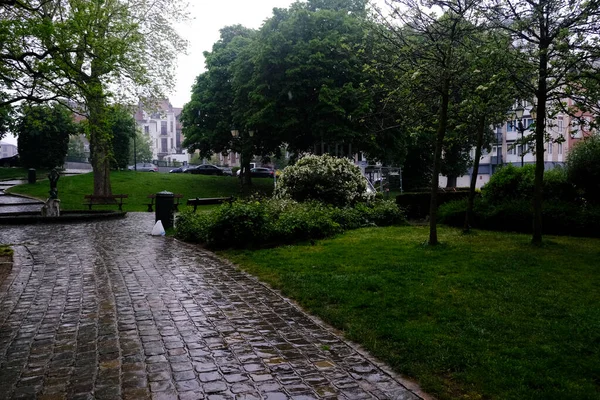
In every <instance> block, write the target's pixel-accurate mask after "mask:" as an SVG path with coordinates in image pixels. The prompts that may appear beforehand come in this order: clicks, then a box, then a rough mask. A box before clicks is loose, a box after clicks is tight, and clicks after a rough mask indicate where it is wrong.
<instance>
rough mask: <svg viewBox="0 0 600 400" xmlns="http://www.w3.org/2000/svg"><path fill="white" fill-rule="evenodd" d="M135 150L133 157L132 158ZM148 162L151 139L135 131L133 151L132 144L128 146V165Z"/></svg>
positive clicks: (150, 154)
mask: <svg viewBox="0 0 600 400" xmlns="http://www.w3.org/2000/svg"><path fill="white" fill-rule="evenodd" d="M134 150H135V157H134V153H133V152H134ZM134 161H135V162H150V161H152V139H150V135H146V134H144V133H143V132H142V131H141V130H139V129H136V131H135V149H134V144H133V143H131V145H130V146H129V163H131V164H133V163H134Z"/></svg>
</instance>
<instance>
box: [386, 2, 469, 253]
mask: <svg viewBox="0 0 600 400" xmlns="http://www.w3.org/2000/svg"><path fill="white" fill-rule="evenodd" d="M387 4H388V5H389V6H390V14H389V16H386V15H384V14H383V13H382V12H379V15H380V18H381V20H382V25H383V26H384V27H385V28H386V29H385V30H384V31H383V33H384V35H385V36H384V37H385V38H386V40H388V41H389V42H390V43H391V44H393V45H395V47H396V49H397V51H398V52H399V59H400V63H399V64H398V65H397V66H395V67H396V69H400V71H401V73H400V74H398V75H400V79H401V80H402V82H405V84H406V85H407V86H408V87H409V89H408V90H403V91H402V93H403V94H405V95H407V97H406V98H405V102H406V104H407V106H408V107H412V108H413V109H414V110H411V111H412V112H413V116H412V118H413V120H416V119H417V118H418V115H416V113H414V111H424V113H425V115H428V114H429V115H431V117H430V118H429V119H430V121H431V120H432V121H433V124H434V126H435V142H434V143H435V147H434V152H433V168H432V179H431V203H430V210H429V228H430V229H429V244H430V245H436V244H437V243H438V237H437V192H438V186H439V174H440V171H441V168H442V151H443V148H444V140H445V137H446V133H447V131H448V130H449V128H452V127H451V126H449V123H450V122H451V117H452V114H453V113H456V112H457V110H458V104H457V101H456V99H455V98H456V96H454V94H455V92H456V91H459V90H460V88H461V87H462V86H463V85H464V84H465V82H467V81H468V79H469V74H468V71H469V65H470V62H471V60H472V56H471V54H470V51H469V49H470V48H472V47H473V41H474V40H475V36H476V34H477V33H478V32H479V31H480V29H479V27H478V26H477V25H475V24H474V23H473V21H475V17H474V14H475V12H476V8H475V6H476V5H477V4H478V1H476V0H451V1H418V0H389V1H387ZM426 6H429V7H433V6H435V7H436V8H437V9H440V10H441V11H442V13H441V16H438V15H437V14H436V13H435V12H427V11H426V9H425V7H426Z"/></svg>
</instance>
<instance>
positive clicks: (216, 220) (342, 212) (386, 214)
mask: <svg viewBox="0 0 600 400" xmlns="http://www.w3.org/2000/svg"><path fill="white" fill-rule="evenodd" d="M404 222H405V218H404V214H403V213H402V211H401V210H400V209H399V208H398V207H397V206H396V205H395V204H394V202H391V201H380V202H373V203H370V204H362V203H361V204H358V205H357V206H356V207H345V208H338V207H332V206H328V205H325V204H323V203H319V202H316V201H310V202H305V203H298V202H296V201H293V200H286V199H270V200H262V201H256V200H251V201H237V202H235V203H233V204H232V205H222V206H220V207H219V208H218V209H216V210H214V211H213V212H211V213H204V214H203V215H202V216H198V215H196V214H194V213H190V212H184V213H181V214H180V215H179V216H178V218H177V223H176V224H175V229H176V235H177V237H178V238H180V239H182V240H187V241H190V242H199V243H204V244H206V245H207V246H209V247H212V248H245V247H265V246H273V245H279V244H285V243H296V242H299V241H305V240H314V239H322V238H325V237H330V236H333V235H336V234H338V233H341V232H343V231H345V230H349V229H356V228H360V227H363V226H374V225H376V226H388V225H400V224H403V223H404Z"/></svg>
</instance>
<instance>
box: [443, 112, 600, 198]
mask: <svg viewBox="0 0 600 400" xmlns="http://www.w3.org/2000/svg"><path fill="white" fill-rule="evenodd" d="M572 105H573V104H572V103H571V102H569V101H567V102H566V106H572ZM524 106H525V110H524V113H523V118H522V119H521V123H522V125H523V127H524V128H525V130H524V131H523V133H521V132H519V129H518V126H519V125H518V121H517V120H514V119H513V120H508V121H506V122H505V123H504V124H502V125H501V126H498V127H495V128H494V134H495V141H494V143H492V146H491V151H490V152H489V153H488V152H487V151H485V150H484V151H483V153H482V156H481V160H480V162H479V171H478V174H477V184H476V187H477V188H481V187H482V186H483V185H485V184H486V183H487V182H489V180H490V177H491V176H492V175H493V174H494V172H496V171H497V170H498V168H500V167H502V166H503V165H506V164H512V165H515V166H521V165H529V164H535V154H534V153H533V151H532V149H531V148H530V147H529V146H528V145H527V144H525V145H521V144H520V141H521V135H523V136H525V137H527V136H529V135H532V134H533V130H532V128H533V127H532V123H533V121H534V118H533V117H532V115H531V104H528V103H525V105H524ZM591 121H592V115H590V114H583V113H579V114H577V115H575V116H573V117H570V116H569V115H567V114H565V113H558V114H557V115H556V116H555V117H554V118H552V119H547V120H546V130H545V132H546V141H545V143H544V166H545V168H546V170H549V169H552V168H555V167H556V166H564V164H565V162H566V160H567V155H568V154H569V150H570V149H571V148H573V146H574V145H575V144H577V143H578V142H579V141H580V140H582V139H583V138H584V137H585V136H587V135H589V134H591V130H590V127H589V123H590V122H591ZM474 157H475V149H472V150H471V158H472V159H473V158H474ZM472 173H473V169H472V168H471V169H470V170H469V173H468V174H467V175H464V176H461V177H459V178H458V179H457V184H456V186H457V187H468V186H469V185H470V184H471V175H472ZM440 186H441V187H444V186H446V177H441V179H440Z"/></svg>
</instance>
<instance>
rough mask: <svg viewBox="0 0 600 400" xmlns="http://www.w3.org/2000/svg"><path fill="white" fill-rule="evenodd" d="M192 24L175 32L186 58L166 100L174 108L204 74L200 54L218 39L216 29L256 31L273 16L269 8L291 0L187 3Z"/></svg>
mask: <svg viewBox="0 0 600 400" xmlns="http://www.w3.org/2000/svg"><path fill="white" fill-rule="evenodd" d="M190 2H191V3H193V4H192V5H191V8H190V15H191V16H192V18H193V20H192V21H190V22H189V23H187V24H186V25H185V26H182V27H181V28H180V29H179V31H180V34H181V35H182V36H183V37H185V38H186V39H187V40H188V41H189V43H190V46H189V49H188V55H186V56H181V57H179V60H178V67H177V84H176V86H175V93H173V94H172V95H171V96H169V99H170V100H171V104H173V106H174V107H183V105H184V104H185V103H187V102H188V101H189V100H190V93H191V90H192V85H193V84H194V80H195V79H196V77H197V76H198V75H199V74H201V73H202V72H203V70H204V56H203V55H202V53H203V52H204V51H210V50H211V49H212V45H213V43H215V42H216V41H217V40H218V39H219V29H221V28H223V27H225V26H228V25H235V24H241V25H244V26H245V27H247V28H255V29H256V28H259V27H260V26H261V25H262V24H263V22H264V21H265V20H266V19H268V18H269V17H271V15H273V8H275V7H278V8H288V7H289V6H290V4H292V3H293V2H294V1H293V0H190Z"/></svg>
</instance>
